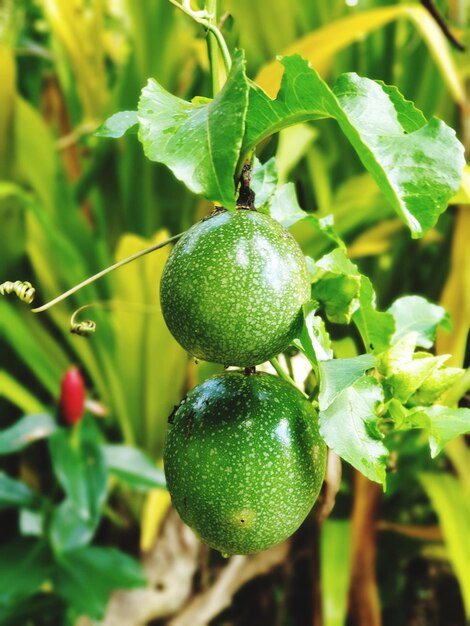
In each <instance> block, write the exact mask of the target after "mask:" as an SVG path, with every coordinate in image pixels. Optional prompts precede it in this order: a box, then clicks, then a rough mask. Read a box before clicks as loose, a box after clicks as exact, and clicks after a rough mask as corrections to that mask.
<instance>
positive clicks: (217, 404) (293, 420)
mask: <svg viewBox="0 0 470 626" xmlns="http://www.w3.org/2000/svg"><path fill="white" fill-rule="evenodd" d="M164 463H165V474H166V479H167V485H168V489H169V491H170V494H171V497H172V501H173V504H174V506H175V508H176V510H177V511H178V513H179V515H180V516H181V518H182V519H183V520H184V521H185V522H186V523H187V524H188V525H189V526H190V527H191V528H193V529H194V531H195V532H196V533H197V534H198V535H199V536H200V538H201V539H202V541H204V542H205V543H207V544H208V545H210V546H211V547H213V548H215V549H217V550H219V551H220V552H222V553H224V554H250V553H254V552H259V551H261V550H265V549H266V548H269V547H270V546H272V545H274V544H276V543H279V542H281V541H283V540H284V539H286V538H287V537H289V536H290V535H291V534H292V533H293V532H294V531H295V530H296V529H297V528H298V527H299V526H300V524H301V523H302V521H303V520H304V519H305V517H306V516H307V515H308V513H309V511H310V510H311V508H312V506H313V504H314V502H315V500H316V498H317V496H318V493H319V491H320V487H321V484H322V482H323V478H324V474H325V464H326V446H325V443H324V441H323V439H322V438H321V436H320V434H319V431H318V416H317V413H316V411H315V410H314V408H313V407H312V405H311V403H310V402H308V400H306V399H305V397H304V396H303V395H302V394H301V393H300V392H299V391H298V390H297V389H296V388H295V387H293V386H292V385H291V384H289V383H288V382H285V381H283V380H282V379H280V378H278V377H276V376H272V375H271V374H266V373H255V374H251V375H247V374H245V373H243V372H238V371H233V372H232V371H231V372H226V373H224V374H221V375H218V376H215V377H213V378H210V379H208V380H206V381H205V382H203V383H202V384H200V385H198V386H197V387H195V388H194V389H193V390H192V391H191V392H190V393H189V395H188V396H187V397H186V399H185V400H184V401H183V402H182V403H181V405H180V406H179V408H178V409H177V410H176V411H175V413H174V414H173V415H172V416H171V417H170V420H169V430H168V436H167V439H166V443H165V450H164Z"/></svg>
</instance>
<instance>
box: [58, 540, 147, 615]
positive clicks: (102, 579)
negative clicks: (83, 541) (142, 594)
mask: <svg viewBox="0 0 470 626" xmlns="http://www.w3.org/2000/svg"><path fill="white" fill-rule="evenodd" d="M146 582H147V581H146V579H145V576H144V574H143V572H142V570H141V568H140V566H139V564H138V563H137V562H136V561H134V559H131V558H130V557H129V556H127V555H126V554H124V553H122V552H119V551H118V550H115V549H114V548H98V547H86V548H81V549H80V550H74V551H72V552H67V553H65V554H63V555H61V557H60V559H59V560H58V572H57V575H56V577H55V580H54V588H55V590H56V592H57V593H58V594H59V595H60V596H61V597H62V598H64V600H65V601H66V602H67V603H68V604H69V605H70V606H72V607H73V608H74V609H75V610H76V611H77V612H78V613H79V614H84V615H87V616H88V617H91V618H92V619H97V620H99V619H101V618H102V617H103V615H104V613H105V610H106V606H107V603H108V599H109V595H110V593H111V592H112V591H114V590H117V589H134V588H138V587H143V586H145V585H146Z"/></svg>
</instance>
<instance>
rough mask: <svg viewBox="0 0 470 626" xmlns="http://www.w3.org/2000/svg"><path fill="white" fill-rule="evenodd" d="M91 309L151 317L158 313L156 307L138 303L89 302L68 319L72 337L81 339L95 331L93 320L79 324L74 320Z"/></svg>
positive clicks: (117, 301) (115, 301) (114, 301)
mask: <svg viewBox="0 0 470 626" xmlns="http://www.w3.org/2000/svg"><path fill="white" fill-rule="evenodd" d="M91 307H99V308H105V309H115V308H120V309H123V310H127V311H135V312H138V313H144V314H152V315H154V314H155V313H157V312H158V311H159V309H158V307H156V306H154V305H147V304H141V303H140V302H124V301H120V300H106V301H98V302H90V303H89V304H85V305H83V306H81V307H80V308H79V309H77V310H76V311H74V313H73V315H72V317H71V318H70V332H71V333H73V334H74V335H80V336H81V337H89V336H90V335H92V334H93V333H94V332H95V331H96V322H94V321H93V320H83V321H81V322H79V321H77V319H76V318H77V316H78V315H80V313H81V312H82V311H84V310H85V309H89V308H91Z"/></svg>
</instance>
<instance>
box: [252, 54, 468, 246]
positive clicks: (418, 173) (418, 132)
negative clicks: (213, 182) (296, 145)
mask: <svg viewBox="0 0 470 626" xmlns="http://www.w3.org/2000/svg"><path fill="white" fill-rule="evenodd" d="M282 64H283V66H284V75H283V78H282V83H281V88H280V91H279V93H278V96H277V98H276V99H275V100H272V99H271V98H270V97H269V96H268V95H267V94H266V93H265V92H264V91H263V90H262V89H261V88H260V87H258V86H257V85H255V84H254V83H251V88H250V99H249V106H248V112H247V117H246V134H245V139H244V143H243V148H242V157H241V159H242V160H243V159H244V158H245V155H246V154H248V153H249V152H250V151H251V150H252V149H253V148H254V147H255V146H256V145H257V144H259V143H260V141H262V140H263V139H264V138H265V137H268V136H269V135H272V134H273V133H275V132H278V131H279V130H281V129H282V128H286V127H287V126H291V125H292V124H297V123H299V122H304V121H307V120H314V119H321V118H325V117H330V118H334V119H336V120H337V122H338V124H339V126H340V128H341V130H342V131H343V132H344V134H345V135H346V137H347V138H348V139H349V141H350V142H351V144H352V146H353V147H354V149H355V150H356V152H357V154H358V156H359V158H360V159H361V161H362V162H363V164H364V166H365V167H366V169H367V170H368V171H369V172H370V173H371V175H372V176H373V177H374V179H375V181H376V182H377V184H378V185H379V187H380V188H381V190H382V191H383V193H384V194H385V196H386V197H387V199H388V201H389V202H390V203H391V204H392V206H393V207H394V209H395V211H396V212H397V213H398V215H400V217H401V218H402V219H403V220H404V221H405V223H406V224H407V225H408V226H409V228H410V230H411V232H412V235H413V236H414V237H420V236H422V235H423V234H424V233H425V232H426V231H427V230H428V229H429V228H431V226H433V225H434V224H435V223H436V221H437V218H438V217H439V215H440V214H441V213H442V212H443V211H444V210H445V209H446V206H447V202H448V200H449V199H450V198H451V197H452V195H453V194H454V193H455V191H456V190H457V189H458V187H459V183H460V178H461V173H462V169H463V167H464V158H463V147H462V145H461V144H460V142H459V141H458V140H457V139H456V137H455V132H454V131H453V130H452V129H450V128H449V127H448V126H446V125H445V124H444V123H443V122H441V121H439V120H437V119H435V118H433V119H431V120H430V121H429V122H425V118H424V117H423V115H422V114H421V113H420V112H419V111H418V110H417V109H416V108H415V107H414V105H412V104H411V103H410V102H407V101H406V100H405V99H404V98H403V97H402V96H401V94H400V93H399V92H398V91H397V90H396V89H394V88H389V87H384V86H382V85H380V84H379V83H376V82H374V81H372V80H370V79H367V78H361V77H359V76H357V75H356V74H353V73H351V74H343V75H341V76H340V77H339V79H338V81H337V83H336V85H335V88H334V90H333V91H331V89H330V88H329V87H328V86H327V85H326V83H325V82H324V81H323V80H322V79H321V78H320V76H319V75H318V74H317V72H315V70H313V69H312V68H311V67H310V66H309V64H308V62H307V61H305V60H304V59H302V58H301V57H299V56H297V55H294V56H291V57H284V58H283V59H282Z"/></svg>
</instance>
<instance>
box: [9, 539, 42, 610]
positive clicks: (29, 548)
mask: <svg viewBox="0 0 470 626" xmlns="http://www.w3.org/2000/svg"><path fill="white" fill-rule="evenodd" d="M51 573H52V559H51V557H50V552H49V550H48V549H47V548H46V546H45V545H44V544H43V543H39V542H38V541H35V540H33V539H23V538H21V539H15V540H14V541H12V542H9V543H7V544H4V545H2V546H1V547H0V614H1V612H2V605H3V606H5V605H11V604H14V603H18V602H21V601H23V600H24V599H25V598H27V597H28V596H32V595H33V594H35V593H37V592H38V591H39V590H40V588H41V586H42V585H43V584H44V583H45V582H46V581H48V580H49V579H50V576H51Z"/></svg>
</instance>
